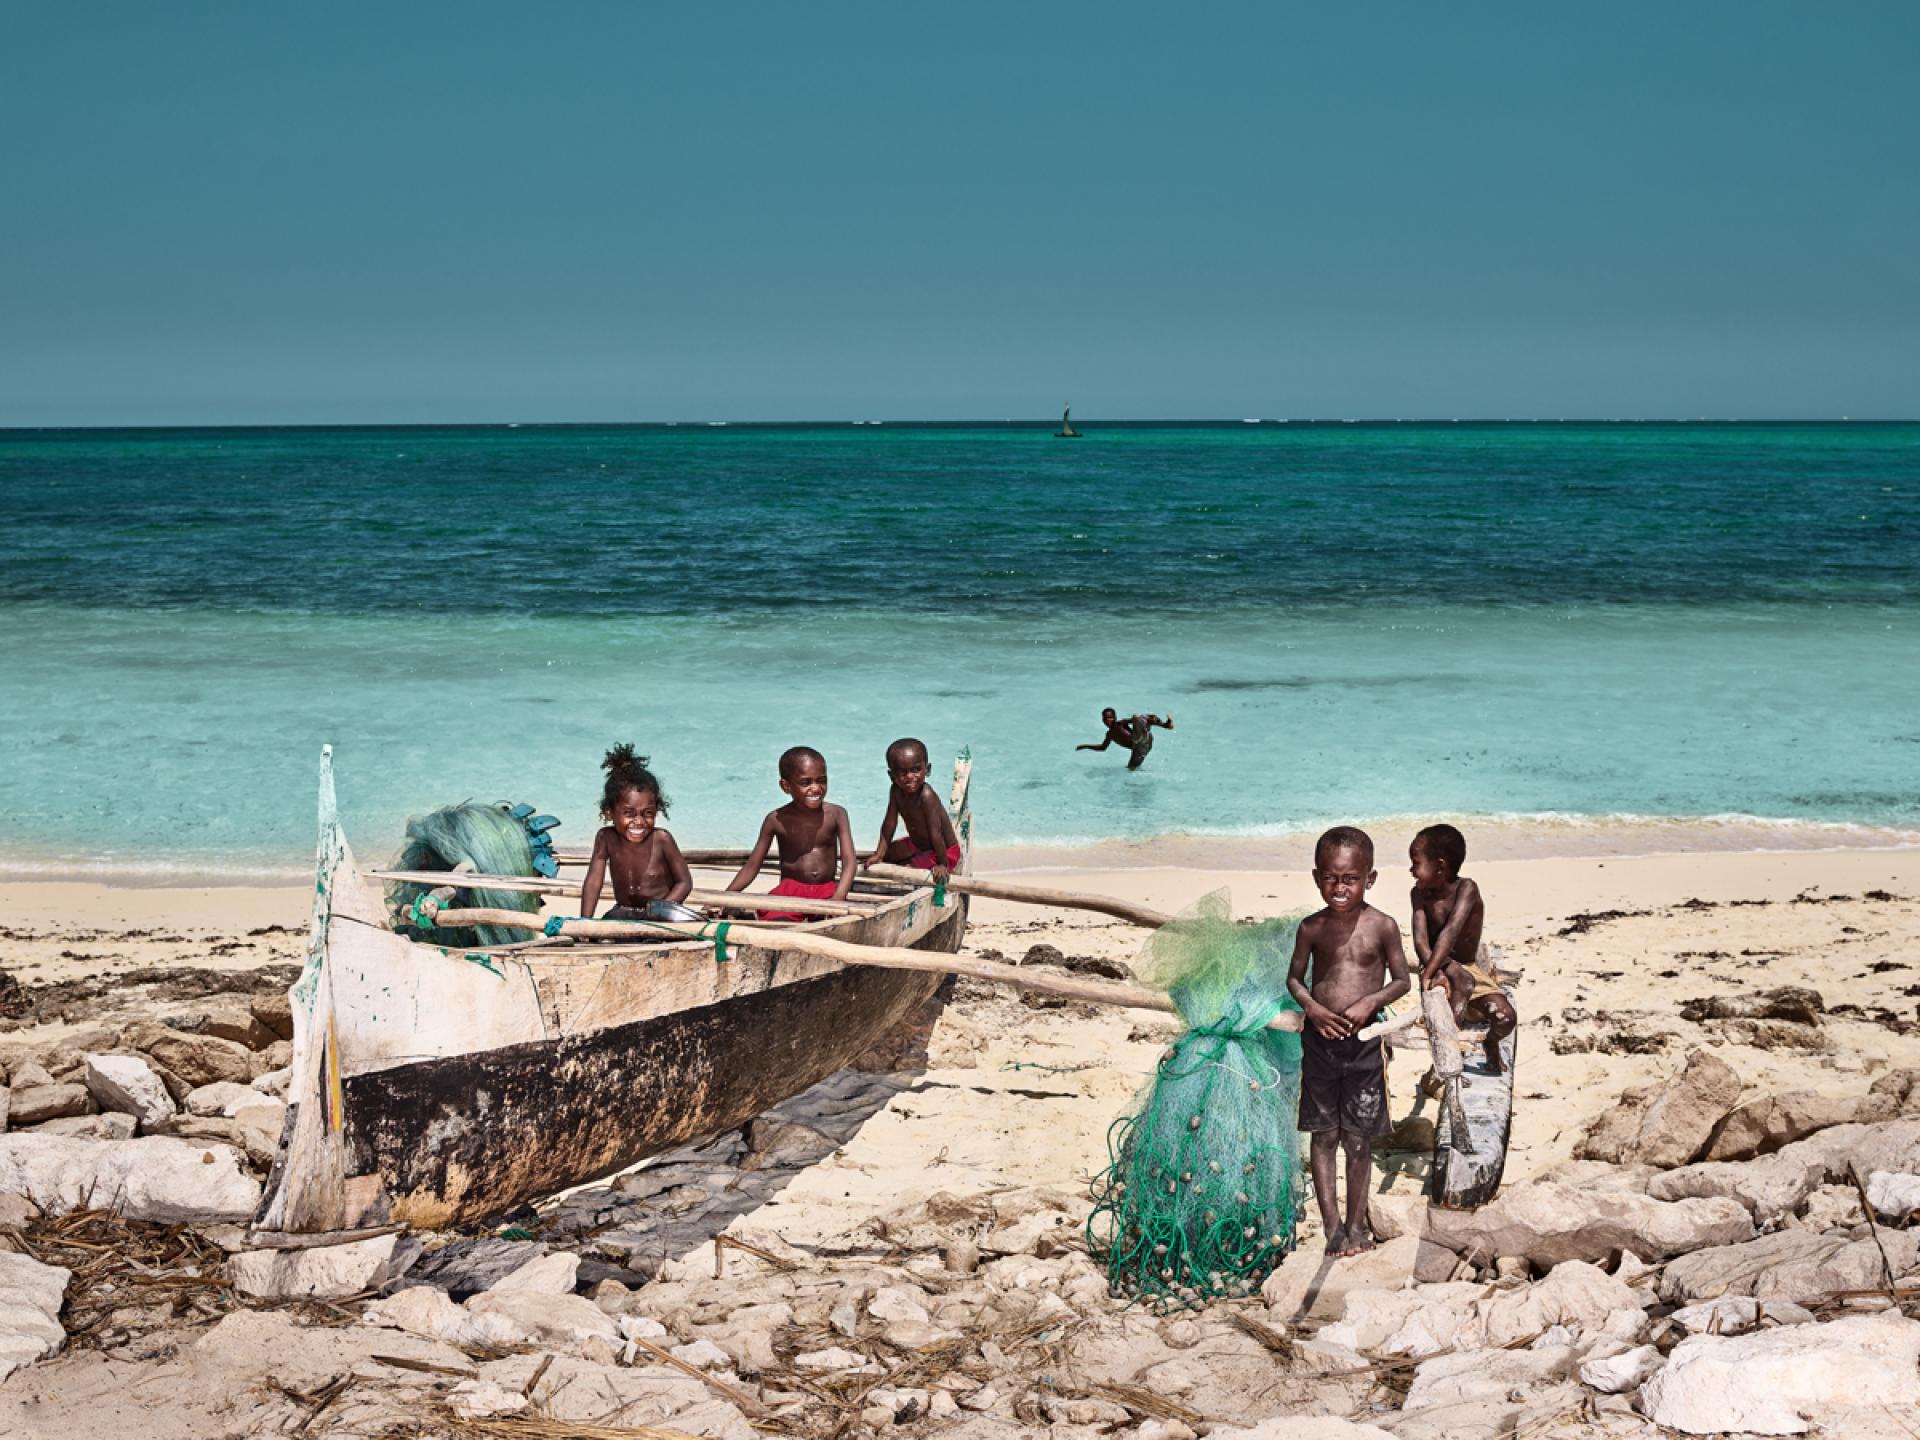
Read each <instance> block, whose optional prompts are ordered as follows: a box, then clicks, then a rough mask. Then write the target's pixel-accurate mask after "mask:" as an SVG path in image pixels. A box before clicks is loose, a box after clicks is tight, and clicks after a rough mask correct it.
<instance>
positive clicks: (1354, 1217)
mask: <svg viewBox="0 0 1920 1440" xmlns="http://www.w3.org/2000/svg"><path fill="white" fill-rule="evenodd" d="M1378 878H1379V875H1378V873H1377V872H1376V871H1375V870H1374V868H1373V841H1372V840H1371V839H1369V838H1368V836H1367V833H1366V831H1364V830H1356V829H1354V828H1353V827H1352V826H1351V825H1337V826H1335V827H1334V828H1333V829H1331V830H1329V831H1327V833H1326V834H1324V835H1322V836H1321V837H1320V840H1319V843H1318V844H1316V845H1315V846H1314V847H1313V883H1314V884H1315V885H1316V886H1318V887H1319V890H1320V898H1321V899H1322V900H1324V901H1326V902H1327V903H1326V908H1325V909H1324V910H1320V911H1318V912H1316V913H1315V914H1312V915H1309V916H1308V917H1307V918H1306V919H1305V920H1302V921H1301V922H1300V930H1299V933H1298V934H1297V935H1296V937H1295V939H1294V943H1293V963H1292V964H1291V965H1289V966H1288V968H1287V989H1288V991H1289V992H1290V993H1291V994H1292V995H1293V998H1294V999H1296V1000H1298V1001H1299V1002H1300V1007H1301V1009H1303V1010H1305V1011H1306V1013H1307V1026H1306V1029H1305V1031H1304V1032H1302V1034H1301V1037H1300V1041H1301V1057H1300V1128H1301V1129H1302V1130H1305V1131H1307V1132H1308V1133H1309V1134H1310V1135H1312V1137H1313V1140H1312V1163H1313V1190H1314V1194H1315V1196H1316V1197H1318V1199H1319V1201H1320V1222H1321V1225H1322V1226H1323V1227H1324V1228H1325V1230H1326V1235H1327V1253H1328V1254H1329V1255H1332V1256H1335V1257H1338V1256H1342V1255H1358V1254H1360V1253H1361V1252H1362V1251H1365V1250H1371V1249H1372V1248H1373V1232H1372V1231H1371V1229H1369V1227H1368V1224H1367V1188H1368V1184H1369V1181H1370V1179H1371V1176H1372V1171H1373V1142H1374V1138H1375V1137H1376V1136H1380V1135H1384V1134H1386V1133H1387V1131H1388V1130H1390V1129H1392V1128H1393V1127H1392V1125H1391V1124H1390V1123H1389V1121H1388V1118H1387V1070H1386V1049H1385V1047H1386V1042H1385V1041H1384V1040H1382V1039H1380V1038H1379V1037H1377V1036H1376V1037H1375V1038H1374V1039H1371V1040H1362V1039H1360V1038H1359V1036H1358V1031H1359V1030H1360V1028H1361V1027H1362V1026H1364V1025H1367V1024H1370V1023H1371V1022H1372V1021H1373V1019H1374V1017H1375V1015H1376V1014H1377V1013H1378V1011H1379V1009H1380V1007H1381V1006H1382V1005H1386V1004H1390V1003H1391V1002H1392V1001H1395V1000H1397V999H1399V998H1400V997H1401V996H1402V995H1404V994H1406V993H1407V989H1408V984H1407V954H1406V950H1405V949H1404V948H1403V947H1402V946H1401V944H1400V927H1399V926H1398V925H1396V924H1394V922H1393V921H1391V920H1389V919H1388V918H1387V917H1386V916H1385V915H1383V914H1382V913H1381V912H1380V911H1378V910H1376V909H1374V908H1373V907H1372V906H1371V905H1369V904H1367V890H1368V889H1369V888H1370V887H1371V886H1372V885H1373V883H1374V881H1375V880H1377V879H1378ZM1309 963H1311V965H1312V967H1313V979H1312V983H1311V986H1309V983H1308V979H1307V967H1308V965H1309ZM1337 1150H1343V1151H1345V1152H1346V1157H1347V1165H1346V1179H1347V1209H1346V1218H1345V1221H1344V1223H1343V1221H1342V1219H1341V1214H1340V1207H1339V1203H1338V1197H1337V1195H1336V1193H1335V1190H1334V1178H1335V1177H1334V1153H1335V1151H1337Z"/></svg>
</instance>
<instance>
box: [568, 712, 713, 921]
mask: <svg viewBox="0 0 1920 1440" xmlns="http://www.w3.org/2000/svg"><path fill="white" fill-rule="evenodd" d="M600 765H601V768H602V769H604V770H605V771H606V772H607V782H606V785H605V786H604V787H603V789H602V790H601V793H600V818H601V819H602V820H604V821H606V822H607V823H606V824H605V825H603V826H601V827H600V833H599V834H598V835H595V836H594V837H593V858H592V859H591V860H589V861H588V862H587V878H586V880H585V881H584V882H582V884H581V886H580V913H581V914H582V915H584V916H586V917H587V918H588V919H589V920H591V919H592V918H593V912H594V909H595V907H597V906H598V905H599V904H600V887H601V884H602V882H603V881H604V880H605V879H606V878H608V877H611V878H612V880H613V900H614V904H613V908H612V909H611V910H609V911H608V912H607V913H606V916H605V917H604V918H606V919H608V920H655V919H659V918H661V917H660V916H658V915H655V914H654V913H653V909H652V907H653V904H654V902H656V901H666V902H668V903H676V902H678V901H681V900H684V899H686V898H687V895H688V892H690V891H691V890H692V889H693V876H692V875H691V874H690V873H689V872H688V870H687V862H686V859H685V858H684V857H683V856H682V855H681V854H680V847H679V846H678V845H676V844H675V843H674V840H673V836H672V835H670V834H668V833H667V832H666V831H665V830H662V829H661V828H660V827H659V824H658V822H659V821H660V820H661V819H663V818H664V817H665V816H666V813H667V797H666V796H665V795H663V794H661V793H660V782H659V781H658V780H657V779H655V778H654V774H653V771H651V770H649V769H648V768H647V757H646V756H644V755H636V754H634V753H633V746H631V745H616V746H614V747H613V749H611V750H609V751H608V752H607V758H606V759H604V760H602V761H601V762H600Z"/></svg>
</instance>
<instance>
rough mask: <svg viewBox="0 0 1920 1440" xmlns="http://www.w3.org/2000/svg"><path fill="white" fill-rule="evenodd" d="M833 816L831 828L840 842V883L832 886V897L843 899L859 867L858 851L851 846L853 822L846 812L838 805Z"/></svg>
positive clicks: (851, 886)
mask: <svg viewBox="0 0 1920 1440" xmlns="http://www.w3.org/2000/svg"><path fill="white" fill-rule="evenodd" d="M833 808H834V810H835V811H836V812H837V813H836V814H835V815H834V817H833V828H834V831H835V834H836V836H837V837H838V839H839V842H840V883H839V884H838V885H836V886H834V888H833V898H834V899H836V900H844V899H846V898H847V892H848V891H849V890H851V889H853V876H854V872H855V871H856V870H858V869H859V868H860V852H859V851H858V850H856V849H854V848H853V822H852V821H851V820H849V819H848V818H847V812H846V811H845V810H842V809H841V808H840V807H839V806H838V805H836V806H834V807H833Z"/></svg>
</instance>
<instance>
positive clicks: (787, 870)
mask: <svg viewBox="0 0 1920 1440" xmlns="http://www.w3.org/2000/svg"><path fill="white" fill-rule="evenodd" d="M780 788H781V789H782V790H783V791H785V792H786V793H787V794H788V795H789V796H791V797H792V798H791V799H789V800H788V801H787V803H786V804H784V805H782V806H781V807H780V808H779V809H778V810H773V811H769V812H768V814H767V818H766V819H764V820H762V821H761V822H760V838H759V839H758V840H756V841H755V842H754V845H753V853H752V854H750V855H748V856H747V862H746V864H744V865H742V866H741V867H740V871H739V873H738V874H736V875H735V876H734V877H733V879H731V880H729V881H728V882H727V889H729V890H744V889H746V888H747V886H749V885H751V884H752V883H753V879H754V877H755V876H756V875H758V874H759V873H760V864H761V862H762V861H764V860H765V859H766V858H767V850H768V847H770V846H771V845H773V844H774V843H775V842H776V841H777V842H779V846H780V883H779V884H777V885H775V886H774V887H773V889H772V890H771V891H769V892H768V893H769V894H773V895H791V896H794V897H795V898H797V899H807V900H844V899H846V898H847V891H849V890H851V889H852V888H853V872H854V868H855V866H857V865H858V864H859V860H860V857H859V855H858V853H857V852H856V851H855V850H854V848H853V827H852V826H851V825H850V824H849V823H848V822H847V812H846V811H845V810H842V809H841V808H840V807H839V806H838V805H829V804H828V803H827V761H826V757H825V756H823V755H822V754H821V753H820V752H819V751H818V750H814V749H811V748H810V747H808V746H805V745H795V746H794V747H793V748H792V749H791V750H788V751H787V752H786V753H785V754H784V755H782V756H781V757H780ZM760 918H761V919H762V920H811V919H815V918H817V917H815V916H811V915H801V914H798V913H796V912H794V911H785V910H762V911H761V912H760Z"/></svg>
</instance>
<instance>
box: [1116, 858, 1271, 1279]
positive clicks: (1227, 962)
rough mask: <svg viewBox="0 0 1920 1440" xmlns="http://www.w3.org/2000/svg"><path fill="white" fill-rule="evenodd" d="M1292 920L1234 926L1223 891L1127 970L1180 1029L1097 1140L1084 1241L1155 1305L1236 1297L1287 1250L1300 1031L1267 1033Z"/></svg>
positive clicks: (1162, 933)
mask: <svg viewBox="0 0 1920 1440" xmlns="http://www.w3.org/2000/svg"><path fill="white" fill-rule="evenodd" d="M1299 924H1300V917H1298V916H1289V917H1285V918H1282V919H1277V920H1265V921H1261V922H1258V923H1254V924H1246V925H1239V924H1235V923H1234V921H1233V919H1232V918H1231V913H1230V907H1229V903H1228V897H1227V894H1226V892H1225V891H1217V892H1215V893H1214V894H1212V895H1209V896H1207V897H1206V898H1205V899H1203V900H1201V901H1200V902H1199V904H1198V905H1196V906H1195V907H1194V908H1193V909H1191V910H1189V911H1187V912H1186V913H1184V914H1182V915H1181V916H1180V917H1179V918H1178V919H1176V920H1174V921H1173V922H1172V923H1171V924H1168V925H1165V926H1162V927H1161V928H1160V929H1159V930H1158V931H1156V932H1155V933H1154V937H1153V939H1152V940H1151V941H1149V942H1148V944H1147V946H1146V948H1145V950H1143V951H1142V952H1141V958H1140V961H1139V963H1138V964H1137V965H1136V969H1137V970H1138V972H1139V973H1140V975H1141V978H1143V979H1145V980H1148V981H1151V982H1152V983H1154V984H1156V985H1159V986H1161V987H1162V988H1164V989H1165V990H1166V991H1167V992H1168V993H1169V994H1170V995H1171V996H1172V998H1173V1001H1174V1004H1175V1005H1176V1006H1178V1007H1179V1011H1180V1015H1181V1018H1182V1019H1184V1020H1185V1021H1186V1023H1187V1030H1186V1033H1185V1034H1183V1035H1181V1036H1180V1037H1179V1039H1177V1040H1175V1041H1174V1043H1173V1044H1172V1045H1171V1046H1169V1047H1168V1048H1167V1050H1166V1052H1165V1054H1163V1055H1162V1056H1161V1059H1160V1064H1159V1068H1158V1070H1157V1072H1156V1073H1155V1075H1154V1079H1153V1082H1152V1084H1151V1085H1149V1086H1148V1087H1147V1089H1146V1090H1145V1091H1144V1092H1143V1093H1142V1094H1141V1096H1140V1097H1139V1099H1138V1100H1137V1101H1136V1102H1135V1105H1134V1108H1133V1110H1132V1111H1131V1112H1130V1113H1129V1114H1127V1115H1126V1116H1124V1117H1123V1118H1121V1119H1120V1120H1119V1121H1117V1122H1115V1124H1114V1126H1113V1129H1112V1130H1111V1131H1109V1133H1108V1137H1107V1150H1108V1155H1109V1157H1110V1161H1111V1163H1110V1164H1109V1165H1108V1166H1107V1168H1106V1169H1105V1170H1103V1171H1102V1172H1101V1173H1100V1174H1099V1175H1098V1176H1097V1177H1096V1178H1095V1180H1094V1184H1093V1196H1094V1209H1093V1214H1092V1216H1091V1217H1090V1218H1089V1219H1088V1221H1087V1242H1088V1248H1089V1250H1090V1251H1091V1252H1092V1253H1093V1255H1094V1258H1095V1259H1097V1260H1100V1261H1102V1262H1103V1263H1104V1264H1105V1265H1106V1267H1107V1277H1108V1280H1109V1281H1110V1282H1111V1284H1112V1286H1113V1288H1114V1291H1115V1293H1117V1294H1123V1295H1128V1296H1131V1297H1133V1298H1134V1299H1137V1300H1141V1301H1145V1302H1147V1303H1149V1304H1151V1305H1153V1306H1154V1307H1155V1308H1157V1309H1179V1308H1182V1307H1186V1306H1192V1305H1198V1304H1202V1303H1204V1302H1206V1301H1207V1300H1210V1299H1214V1298H1217V1297H1232V1296H1237V1295H1246V1294H1249V1293H1252V1292H1253V1291H1255V1290H1257V1289H1258V1288H1259V1285H1260V1282H1261V1281H1262V1280H1263V1279H1265V1278H1266V1276H1267V1274H1268V1272H1269V1271H1271V1270H1272V1269H1273V1268H1274V1266H1276V1265H1278V1264H1279V1263H1280V1261H1281V1259H1282V1257H1284V1256H1285V1255H1286V1253H1287V1252H1288V1251H1289V1250H1290V1249H1292V1248H1293V1240H1294V1223H1295V1221H1296V1220H1297V1219H1298V1216H1299V1212H1300V1206H1301V1204H1302V1202H1303V1198H1304V1189H1303V1185H1302V1168H1301V1163H1300V1162H1301V1151H1300V1132H1299V1119H1300V1037H1299V1035H1298V1034H1295V1033H1290V1032H1286V1031H1280V1030H1271V1029H1268V1028H1267V1022H1268V1021H1269V1020H1271V1019H1273V1018H1274V1016H1276V1015H1278V1014H1279V1013H1280V1012H1281V1011H1282V1010H1293V1009H1298V1008H1299V1007H1298V1006H1297V1005H1296V1004H1295V1003H1294V1001H1293V1000H1292V998H1291V997H1290V996H1289V995H1288V994H1287V988H1286V985H1287V963H1288V960H1289V959H1290V958H1291V956H1292V953H1293V938H1294V932H1295V930H1296V929H1298V927H1299Z"/></svg>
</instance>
